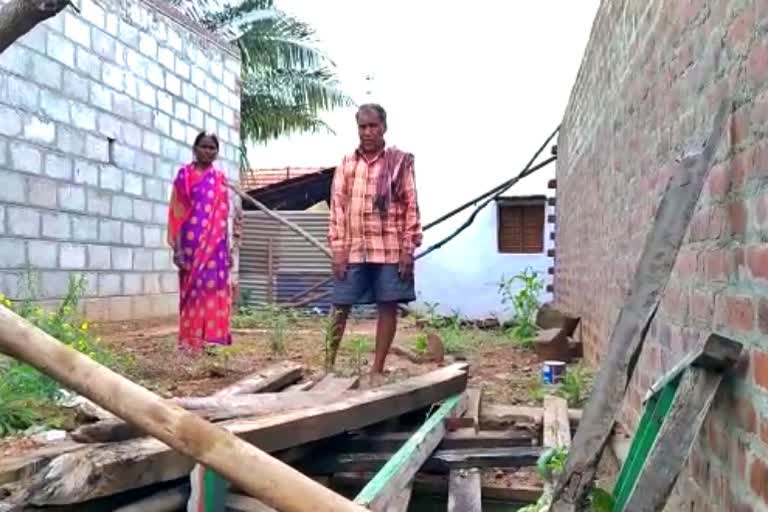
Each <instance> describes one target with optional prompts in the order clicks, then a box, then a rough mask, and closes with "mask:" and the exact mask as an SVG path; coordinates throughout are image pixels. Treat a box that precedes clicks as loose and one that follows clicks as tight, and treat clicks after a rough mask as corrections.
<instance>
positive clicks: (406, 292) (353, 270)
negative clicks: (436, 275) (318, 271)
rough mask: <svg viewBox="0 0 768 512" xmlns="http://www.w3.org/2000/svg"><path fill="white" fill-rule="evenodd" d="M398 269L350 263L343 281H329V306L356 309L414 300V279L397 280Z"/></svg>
mask: <svg viewBox="0 0 768 512" xmlns="http://www.w3.org/2000/svg"><path fill="white" fill-rule="evenodd" d="M399 268H400V267H399V265H397V264H379V263H353V264H350V265H348V266H347V275H346V277H345V278H344V279H343V280H341V281H339V280H338V279H335V278H334V280H333V304H334V305H336V306H358V305H365V304H381V303H384V302H397V303H405V302H412V301H414V300H416V292H415V286H414V279H413V277H411V278H410V279H408V280H406V281H403V280H402V279H400V272H399Z"/></svg>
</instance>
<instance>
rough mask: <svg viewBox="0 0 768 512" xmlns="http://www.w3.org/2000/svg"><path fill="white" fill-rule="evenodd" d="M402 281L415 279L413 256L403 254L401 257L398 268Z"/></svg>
mask: <svg viewBox="0 0 768 512" xmlns="http://www.w3.org/2000/svg"><path fill="white" fill-rule="evenodd" d="M398 270H399V272H400V279H402V280H403V281H408V280H410V279H411V278H412V277H413V254H411V253H403V254H401V255H400V264H399V267H398Z"/></svg>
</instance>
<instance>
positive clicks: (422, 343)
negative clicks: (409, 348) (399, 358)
mask: <svg viewBox="0 0 768 512" xmlns="http://www.w3.org/2000/svg"><path fill="white" fill-rule="evenodd" d="M428 348H429V344H428V343H427V334H426V333H423V332H421V333H419V334H418V335H417V336H416V339H414V340H413V349H414V350H415V351H416V352H417V353H418V354H422V355H424V354H426V353H427V349H428Z"/></svg>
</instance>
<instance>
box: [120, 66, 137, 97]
mask: <svg viewBox="0 0 768 512" xmlns="http://www.w3.org/2000/svg"><path fill="white" fill-rule="evenodd" d="M124 78H125V82H124V86H123V90H124V91H125V93H126V94H127V95H128V96H130V97H131V98H133V99H134V100H138V99H139V82H138V80H136V77H135V76H133V75H132V74H131V73H128V72H126V73H125V75H124Z"/></svg>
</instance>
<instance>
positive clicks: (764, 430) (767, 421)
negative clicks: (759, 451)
mask: <svg viewBox="0 0 768 512" xmlns="http://www.w3.org/2000/svg"><path fill="white" fill-rule="evenodd" d="M760 441H762V442H763V444H764V445H765V446H766V447H768V414H766V415H765V416H763V417H762V419H761V420H760Z"/></svg>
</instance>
